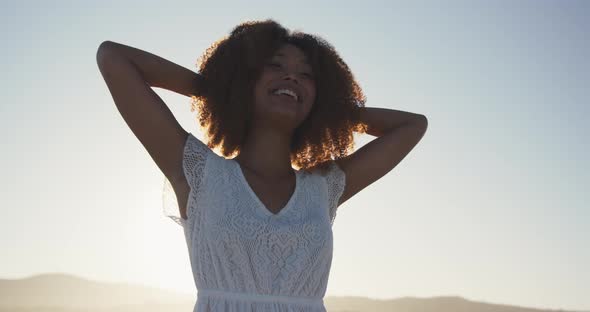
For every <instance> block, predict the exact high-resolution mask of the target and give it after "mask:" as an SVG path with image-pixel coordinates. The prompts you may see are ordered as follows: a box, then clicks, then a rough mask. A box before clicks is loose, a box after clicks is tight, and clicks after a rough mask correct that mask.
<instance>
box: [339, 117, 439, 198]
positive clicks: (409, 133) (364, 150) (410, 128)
mask: <svg viewBox="0 0 590 312" xmlns="http://www.w3.org/2000/svg"><path fill="white" fill-rule="evenodd" d="M360 118H361V121H362V122H363V123H365V124H366V125H367V126H368V127H367V128H368V129H367V133H368V134H370V135H374V136H377V137H378V138H376V139H374V140H373V141H371V142H369V143H367V144H366V145H364V146H363V147H361V148H360V149H359V150H357V151H355V152H354V153H352V154H350V155H348V156H346V157H344V158H342V159H339V160H337V161H336V162H337V163H338V165H339V166H340V168H342V170H343V171H344V172H345V176H346V183H345V188H344V191H343V193H342V196H341V197H340V201H339V203H338V205H340V204H342V203H343V202H345V201H346V200H348V199H349V198H350V197H352V196H353V195H355V194H356V193H358V192H359V191H361V190H362V189H364V188H365V187H367V186H368V185H370V184H371V183H373V182H375V181H377V180H378V179H380V178H381V177H383V176H384V175H385V174H386V173H388V172H389V171H391V170H392V169H393V168H394V167H395V166H397V164H399V163H400V162H401V161H402V159H404V158H405V157H406V155H407V154H408V153H410V151H411V150H412V149H413V148H414V146H416V144H418V142H419V141H420V140H421V139H422V137H423V136H424V133H425V132H426V129H427V127H428V120H427V118H426V116H424V115H421V114H414V113H410V112H404V111H399V110H394V109H385V108H374V107H363V108H361V112H360Z"/></svg>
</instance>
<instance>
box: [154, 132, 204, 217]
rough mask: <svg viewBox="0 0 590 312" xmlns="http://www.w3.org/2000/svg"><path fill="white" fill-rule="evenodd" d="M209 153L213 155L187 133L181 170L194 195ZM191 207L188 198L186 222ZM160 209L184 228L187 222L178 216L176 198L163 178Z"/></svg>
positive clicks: (167, 181) (198, 186) (200, 142)
mask: <svg viewBox="0 0 590 312" xmlns="http://www.w3.org/2000/svg"><path fill="white" fill-rule="evenodd" d="M210 153H213V151H212V150H211V149H210V148H209V147H208V146H207V145H206V144H205V143H203V142H202V141H201V140H199V139H198V138H196V137H195V136H194V135H193V134H192V133H190V132H189V133H188V136H187V138H186V141H185V143H184V150H183V156H182V168H183V173H184V176H185V178H186V181H187V183H188V185H189V186H190V188H191V193H195V192H196V191H197V190H198V189H199V188H200V187H201V184H202V180H203V171H204V168H205V164H206V162H207V158H208V156H209V154H210ZM193 206H194V205H190V198H188V200H187V211H186V214H187V217H188V220H191V217H192V216H193V208H194V207H193ZM162 208H163V213H164V216H166V217H168V218H170V219H171V220H172V221H174V222H175V223H177V224H179V225H180V226H182V227H185V226H186V224H187V222H188V220H185V219H183V218H182V217H181V216H180V208H179V205H178V198H177V197H176V193H175V192H174V188H173V187H172V184H171V183H170V181H169V180H168V178H166V177H164V183H163V188H162Z"/></svg>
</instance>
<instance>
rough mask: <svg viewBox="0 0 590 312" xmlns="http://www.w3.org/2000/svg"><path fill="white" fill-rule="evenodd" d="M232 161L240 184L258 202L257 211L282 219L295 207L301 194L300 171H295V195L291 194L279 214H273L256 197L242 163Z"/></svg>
mask: <svg viewBox="0 0 590 312" xmlns="http://www.w3.org/2000/svg"><path fill="white" fill-rule="evenodd" d="M231 161H232V162H233V163H234V164H235V166H234V167H235V169H236V171H237V174H238V176H239V178H240V182H242V184H243V185H244V187H245V188H246V189H247V191H248V193H250V195H251V196H252V198H253V199H254V201H256V209H257V210H259V211H261V212H262V213H263V214H264V215H266V216H269V217H275V218H277V217H280V216H282V215H283V214H285V213H286V212H287V210H289V208H291V206H293V201H294V200H295V197H296V196H297V193H298V192H299V188H300V184H301V181H300V177H299V171H297V170H294V171H295V190H294V191H293V194H291V197H289V200H288V201H287V203H286V204H285V205H284V206H283V207H282V208H281V210H279V212H277V213H273V212H272V211H270V210H269V209H268V208H267V207H266V205H265V204H264V203H263V202H262V201H261V200H260V198H259V197H258V195H256V193H255V192H254V190H253V189H252V187H251V186H250V184H249V183H248V180H246V176H244V171H243V170H242V166H240V163H238V162H237V161H236V160H234V159H231Z"/></svg>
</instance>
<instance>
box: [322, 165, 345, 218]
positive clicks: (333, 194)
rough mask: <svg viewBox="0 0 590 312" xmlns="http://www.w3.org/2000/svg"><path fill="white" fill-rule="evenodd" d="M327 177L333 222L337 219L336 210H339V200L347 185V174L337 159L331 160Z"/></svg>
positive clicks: (330, 212)
mask: <svg viewBox="0 0 590 312" xmlns="http://www.w3.org/2000/svg"><path fill="white" fill-rule="evenodd" d="M325 179H326V184H327V190H328V207H329V215H330V223H331V224H333V223H334V219H336V211H337V210H338V201H339V200H340V197H341V196H342V193H343V192H344V186H345V185H346V175H345V173H344V171H343V170H342V169H341V168H340V166H338V164H337V163H336V162H335V161H331V162H330V165H329V166H328V171H327V173H326V175H325Z"/></svg>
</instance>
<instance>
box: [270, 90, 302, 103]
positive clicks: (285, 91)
mask: <svg viewBox="0 0 590 312" xmlns="http://www.w3.org/2000/svg"><path fill="white" fill-rule="evenodd" d="M273 94H287V95H290V96H292V97H293V98H294V99H295V100H296V101H297V100H299V97H298V96H297V93H295V92H293V91H291V90H289V89H277V90H275V91H274V92H273Z"/></svg>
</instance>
